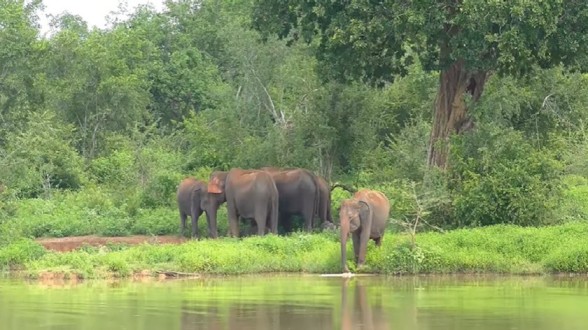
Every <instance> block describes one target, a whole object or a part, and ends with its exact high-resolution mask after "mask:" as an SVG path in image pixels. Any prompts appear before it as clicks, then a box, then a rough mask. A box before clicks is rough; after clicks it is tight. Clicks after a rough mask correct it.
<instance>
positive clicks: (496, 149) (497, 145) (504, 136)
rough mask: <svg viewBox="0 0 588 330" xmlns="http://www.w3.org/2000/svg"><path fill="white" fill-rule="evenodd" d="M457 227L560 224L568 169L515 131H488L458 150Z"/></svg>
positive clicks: (458, 144)
mask: <svg viewBox="0 0 588 330" xmlns="http://www.w3.org/2000/svg"><path fill="white" fill-rule="evenodd" d="M453 146H454V148H453V154H452V168H451V174H450V175H451V178H450V189H451V194H452V196H451V197H452V200H453V203H452V204H453V209H454V214H453V216H454V222H455V223H454V224H455V225H457V226H485V225H492V224H498V223H511V224H517V225H525V226H532V225H542V224H548V223H550V222H553V221H555V219H556V217H555V214H554V212H556V210H557V206H558V205H559V202H560V200H561V192H562V181H561V179H562V173H563V168H564V166H563V163H562V162H561V161H559V160H558V159H557V157H556V156H555V155H554V152H552V151H551V150H550V149H547V148H534V147H533V146H532V145H531V144H530V143H529V142H528V141H526V139H525V138H524V137H523V135H522V134H521V133H519V132H517V131H513V130H504V129H503V130H497V129H485V130H479V131H477V132H475V133H473V134H470V135H469V136H467V139H466V138H465V137H463V138H461V139H457V140H456V141H455V143H454V144H453Z"/></svg>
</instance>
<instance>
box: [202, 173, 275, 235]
mask: <svg viewBox="0 0 588 330" xmlns="http://www.w3.org/2000/svg"><path fill="white" fill-rule="evenodd" d="M225 173H226V172H225ZM208 192H209V194H212V195H213V196H219V197H218V199H219V200H224V201H226V202H227V213H228V218H229V219H228V220H229V234H230V235H231V236H234V237H238V236H239V217H241V218H248V219H254V220H255V222H256V224H257V232H258V234H259V235H260V236H262V235H264V234H265V232H266V227H269V231H270V232H271V233H274V234H277V233H278V212H279V209H278V204H279V201H278V196H279V195H278V189H277V188H276V184H275V182H274V180H273V179H272V177H271V175H270V174H269V173H267V172H264V171H258V170H243V169H239V168H233V169H231V170H230V171H229V172H228V173H226V174H224V173H223V172H213V173H212V174H211V175H210V180H209V181H208ZM221 196H222V197H221ZM211 220H213V221H214V222H215V223H216V214H215V215H214V218H213V217H212V216H211Z"/></svg>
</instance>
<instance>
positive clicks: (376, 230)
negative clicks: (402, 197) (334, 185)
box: [339, 189, 390, 273]
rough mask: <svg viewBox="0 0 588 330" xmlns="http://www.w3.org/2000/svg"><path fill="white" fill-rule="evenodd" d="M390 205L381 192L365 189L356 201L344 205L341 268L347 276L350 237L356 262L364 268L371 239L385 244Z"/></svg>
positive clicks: (341, 211) (341, 214)
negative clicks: (348, 239) (383, 240)
mask: <svg viewBox="0 0 588 330" xmlns="http://www.w3.org/2000/svg"><path fill="white" fill-rule="evenodd" d="M389 212H390V202H389V201H388V198H387V197H386V196H385V195H384V194H383V193H381V192H379V191H375V190H367V189H362V190H360V191H358V192H356V193H355V194H354V195H353V197H352V198H350V199H346V200H344V201H343V203H342V204H341V210H340V211H339V219H340V221H341V266H342V267H343V271H344V272H345V273H348V272H349V268H348V267H347V237H348V236H349V233H351V237H352V239H353V251H354V254H355V262H356V263H357V266H358V267H361V266H362V265H363V264H364V262H365V254H366V249H367V243H368V240H369V239H373V240H374V241H375V242H376V246H380V245H381V244H382V237H383V236H384V231H385V230H386V224H387V223H388V213H389Z"/></svg>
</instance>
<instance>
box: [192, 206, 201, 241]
mask: <svg viewBox="0 0 588 330" xmlns="http://www.w3.org/2000/svg"><path fill="white" fill-rule="evenodd" d="M201 214H202V210H200V209H199V208H198V209H196V210H193V211H192V216H191V217H192V238H200V236H199V235H198V219H199V218H200V215H201Z"/></svg>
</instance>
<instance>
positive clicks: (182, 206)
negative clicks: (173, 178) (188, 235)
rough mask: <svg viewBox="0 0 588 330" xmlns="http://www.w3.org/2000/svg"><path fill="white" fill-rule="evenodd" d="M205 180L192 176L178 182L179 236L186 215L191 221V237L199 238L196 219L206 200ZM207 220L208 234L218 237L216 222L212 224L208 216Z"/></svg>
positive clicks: (202, 210)
mask: <svg viewBox="0 0 588 330" xmlns="http://www.w3.org/2000/svg"><path fill="white" fill-rule="evenodd" d="M206 185H207V184H206V182H204V181H200V180H197V179H195V178H193V177H187V178H185V179H183V180H182V181H181V182H180V185H179V186H178V190H177V194H176V197H177V202H178V209H179V211H180V236H184V230H185V229H186V219H187V218H188V216H190V218H191V220H192V221H191V222H192V238H199V234H198V219H199V218H200V216H201V215H202V213H203V212H204V209H205V203H206V200H207V196H206V195H207V194H208V193H207V188H206ZM206 218H207V219H206V220H207V222H208V234H209V236H210V237H212V238H216V237H218V232H217V229H216V222H215V223H214V224H213V223H211V221H210V218H209V217H208V215H207V217H206Z"/></svg>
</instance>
